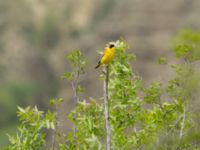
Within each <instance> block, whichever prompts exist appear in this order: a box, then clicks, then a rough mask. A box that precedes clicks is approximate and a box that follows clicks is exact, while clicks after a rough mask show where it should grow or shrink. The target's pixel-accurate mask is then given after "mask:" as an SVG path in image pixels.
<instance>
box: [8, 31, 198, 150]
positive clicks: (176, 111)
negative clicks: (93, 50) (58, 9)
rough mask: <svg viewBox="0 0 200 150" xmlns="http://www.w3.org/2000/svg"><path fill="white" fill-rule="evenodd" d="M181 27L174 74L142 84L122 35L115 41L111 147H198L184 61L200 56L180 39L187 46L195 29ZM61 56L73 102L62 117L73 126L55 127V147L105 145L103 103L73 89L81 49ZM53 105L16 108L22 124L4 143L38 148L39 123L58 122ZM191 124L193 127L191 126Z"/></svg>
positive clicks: (194, 82) (194, 39) (193, 77)
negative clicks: (67, 130)
mask: <svg viewBox="0 0 200 150" xmlns="http://www.w3.org/2000/svg"><path fill="white" fill-rule="evenodd" d="M183 33H184V34H180V35H178V37H177V39H179V40H180V41H178V43H174V44H175V45H174V52H175V54H176V56H177V57H178V58H182V57H184V59H183V63H180V64H177V65H173V66H172V68H173V69H174V70H175V77H174V78H172V79H171V80H169V81H168V83H166V84H165V83H160V82H154V83H152V84H150V86H148V87H143V86H142V79H141V77H140V76H137V75H136V74H135V73H134V70H133V69H132V67H131V61H133V60H135V59H136V57H135V55H134V54H132V53H128V52H127V50H128V45H127V44H126V43H125V42H124V41H122V40H120V41H116V42H115V44H116V47H117V48H116V55H115V59H114V61H113V62H112V63H111V64H110V66H109V84H108V99H109V104H108V105H109V112H110V116H109V119H110V124H111V148H112V149H114V150H131V149H140V150H145V149H148V150H154V149H163V150H168V149H184V150H190V149H198V146H199V145H198V144H199V140H198V137H199V127H198V122H197V120H198V119H195V118H198V114H192V111H191V110H190V109H191V107H190V105H191V104H192V101H193V100H194V99H195V95H196V93H197V92H198V88H199V74H198V71H197V69H196V68H195V67H194V66H193V63H190V62H195V61H197V60H199V59H200V58H198V57H196V56H197V55H196V53H195V50H191V49H188V50H186V49H185V47H184V46H183V45H185V42H186V41H187V44H188V47H189V46H190V47H192V46H194V44H195V45H198V44H199V43H200V41H199V40H198V35H197V33H193V32H192V31H187V32H186V33H187V34H186V33H185V32H183ZM188 39H189V41H190V42H188ZM190 44H191V45H192V46H191V45H190ZM178 45H181V47H182V46H183V47H182V48H180V47H179V46H178ZM177 47H179V48H178V49H177ZM197 47H198V46H197ZM188 53H190V54H191V55H188ZM189 56H192V57H189ZM194 56H195V57H194ZM194 58H195V59H194ZM67 59H68V60H70V62H71V67H72V68H73V70H72V71H71V72H69V73H66V74H64V76H63V78H65V79H68V80H69V81H70V82H71V83H72V89H73V93H74V99H75V100H76V101H75V103H76V107H75V109H74V110H72V111H71V113H70V114H69V117H68V118H69V119H70V121H71V122H72V123H73V124H74V126H75V127H76V132H70V133H68V134H67V135H66V134H64V133H61V134H60V137H62V139H63V141H64V142H60V143H57V144H58V146H59V149H61V150H73V149H74V150H75V149H80V150H88V149H95V150H96V149H97V150H102V149H106V147H105V139H106V131H105V118H104V104H103V103H102V102H97V100H95V99H93V98H90V99H89V100H82V99H81V98H80V97H79V95H78V94H79V93H80V92H83V88H82V87H80V85H79V83H78V81H79V75H80V74H83V73H84V69H85V64H86V63H85V60H84V58H83V55H82V54H81V52H80V51H78V50H76V51H74V52H72V53H71V54H70V55H68V56H67ZM159 62H160V64H166V59H165V58H164V57H163V58H161V59H160V60H159ZM62 101H63V99H56V100H54V99H53V100H51V101H50V104H52V105H55V106H56V108H58V107H57V106H58V104H60V103H61V102H62ZM57 111H58V109H56V111H55V112H51V111H48V113H47V114H43V113H42V112H40V111H38V110H37V108H32V109H31V108H30V107H28V108H26V109H22V108H19V112H18V116H19V118H20V120H21V122H22V125H21V126H20V127H19V131H18V132H19V133H18V134H17V136H13V137H10V141H11V145H10V146H9V148H10V149H17V148H23V149H40V148H42V147H43V146H44V145H45V140H44V139H45V132H44V131H43V130H42V129H45V128H46V129H55V128H56V127H54V126H55V125H54V122H55V124H57V123H58V122H57V121H58V120H57ZM194 129H195V131H196V132H192V130H194ZM22 135H23V136H22ZM19 141H20V142H19ZM17 146H18V147H17ZM20 146H21V147H20Z"/></svg>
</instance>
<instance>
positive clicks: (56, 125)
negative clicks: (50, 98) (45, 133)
mask: <svg viewBox="0 0 200 150" xmlns="http://www.w3.org/2000/svg"><path fill="white" fill-rule="evenodd" d="M55 112H56V113H57V114H56V118H55V120H56V122H55V130H54V132H53V137H52V141H53V142H52V150H54V149H55V147H56V136H57V130H58V106H57V105H56V106H55Z"/></svg>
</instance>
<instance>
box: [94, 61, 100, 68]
mask: <svg viewBox="0 0 200 150" xmlns="http://www.w3.org/2000/svg"><path fill="white" fill-rule="evenodd" d="M100 66H101V62H100V61H99V62H98V65H96V67H95V69H97V68H99V67H100Z"/></svg>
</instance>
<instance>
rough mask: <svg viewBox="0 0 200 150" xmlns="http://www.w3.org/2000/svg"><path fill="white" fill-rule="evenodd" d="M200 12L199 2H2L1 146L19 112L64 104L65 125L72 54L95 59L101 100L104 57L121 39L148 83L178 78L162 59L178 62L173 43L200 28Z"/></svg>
mask: <svg viewBox="0 0 200 150" xmlns="http://www.w3.org/2000/svg"><path fill="white" fill-rule="evenodd" d="M199 8H200V1H197V0H168V1H165V3H164V2H163V1H159V0H148V1H146V0H123V1H120V0H110V1H107V0H87V1H84V0H76V1H74V0H61V1H59V2H58V1H56V0H48V1H47V0H18V1H17V2H13V1H11V0H1V1H0V33H1V36H0V53H1V54H0V76H1V79H0V82H1V84H0V113H1V114H4V115H1V117H0V141H1V142H0V144H4V143H5V142H6V141H3V140H1V139H2V138H3V139H5V136H6V135H5V133H7V132H8V133H10V132H12V130H13V128H15V126H16V124H17V123H16V117H15V116H16V114H15V111H16V106H17V105H20V106H26V105H29V104H31V105H35V104H37V105H38V106H39V108H45V107H47V104H48V100H49V99H50V98H53V97H64V98H65V103H64V104H63V106H62V109H61V110H60V111H61V112H60V117H61V118H60V119H63V118H65V116H66V114H67V112H69V111H70V107H72V106H73V102H72V100H71V96H72V94H71V88H70V84H69V83H67V82H64V81H62V80H61V79H60V76H61V75H62V74H63V73H64V72H65V71H66V70H69V65H68V62H66V60H65V54H67V53H69V52H70V51H72V50H74V49H81V51H82V52H83V53H84V55H85V57H86V59H87V60H88V68H87V70H86V75H85V76H84V77H83V79H82V81H81V84H82V85H83V86H84V87H86V92H85V95H83V97H84V98H87V97H89V96H91V97H95V98H99V97H101V95H102V91H101V87H102V84H101V83H100V81H99V80H98V78H99V74H100V72H101V71H100V70H97V71H94V66H95V64H96V62H97V59H98V58H99V55H98V54H97V52H96V50H101V49H102V48H103V47H104V46H105V44H106V43H107V42H109V41H115V40H117V39H119V38H120V37H122V38H124V39H125V40H127V42H128V43H129V44H130V49H129V51H132V52H134V53H135V54H136V56H137V61H136V62H135V63H134V64H133V66H134V69H135V71H136V72H137V73H138V74H140V75H141V76H143V77H144V82H145V83H146V84H148V83H149V82H151V81H153V80H154V79H157V78H158V75H159V76H162V79H160V80H167V79H168V78H169V76H170V74H171V73H170V72H169V71H168V68H165V67H163V66H162V67H160V66H158V65H156V59H157V57H158V56H161V55H165V56H168V58H170V61H172V62H173V61H174V60H173V57H172V51H171V50H170V45H169V43H170V41H171V40H172V37H173V36H174V35H175V34H176V32H177V31H178V30H180V29H181V28H188V27H190V28H198V29H199V27H200V20H199V19H197V18H199V14H200V9H199ZM158 71H159V72H158ZM93 89H99V90H95V91H93ZM96 92H98V93H96ZM61 128H63V129H67V128H69V127H66V125H62V127H61Z"/></svg>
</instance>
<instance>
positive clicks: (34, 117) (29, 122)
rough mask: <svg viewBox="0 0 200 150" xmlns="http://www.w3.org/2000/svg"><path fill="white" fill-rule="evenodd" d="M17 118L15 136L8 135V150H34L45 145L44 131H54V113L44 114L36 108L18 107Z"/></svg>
mask: <svg viewBox="0 0 200 150" xmlns="http://www.w3.org/2000/svg"><path fill="white" fill-rule="evenodd" d="M17 116H18V117H19V120H20V121H21V125H20V126H19V127H18V131H17V134H16V135H15V136H10V135H9V141H10V145H9V146H8V148H7V149H8V150H22V149H23V150H35V149H38V150H39V149H42V148H43V146H44V145H45V143H46V141H45V139H46V138H45V137H46V133H45V131H44V129H54V128H55V127H54V120H55V114H54V112H51V111H48V112H47V113H46V114H44V112H43V111H39V110H38V109H37V107H34V108H31V107H26V108H25V109H23V108H21V107H18V111H17Z"/></svg>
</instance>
